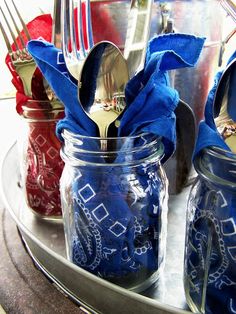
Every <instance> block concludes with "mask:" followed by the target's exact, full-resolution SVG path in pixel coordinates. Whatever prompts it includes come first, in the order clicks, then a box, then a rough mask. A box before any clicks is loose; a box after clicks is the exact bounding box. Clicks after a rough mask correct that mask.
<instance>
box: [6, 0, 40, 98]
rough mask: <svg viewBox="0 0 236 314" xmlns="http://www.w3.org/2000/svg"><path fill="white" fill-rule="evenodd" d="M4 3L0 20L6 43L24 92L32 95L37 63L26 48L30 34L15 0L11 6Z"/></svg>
mask: <svg viewBox="0 0 236 314" xmlns="http://www.w3.org/2000/svg"><path fill="white" fill-rule="evenodd" d="M4 3H5V8H6V10H3V8H2V7H1V8H0V11H1V15H2V18H1V20H0V29H1V32H2V35H3V38H4V41H5V44H6V46H7V49H8V53H9V55H10V58H11V61H12V64H13V67H14V70H15V71H16V73H17V74H18V75H19V77H20V79H21V81H22V84H23V87H24V93H25V95H27V96H30V97H31V96H32V90H31V81H32V77H33V74H34V72H35V69H36V64H35V62H34V60H33V58H32V57H31V55H30V54H29V53H28V51H27V48H26V44H27V42H28V41H29V40H30V35H29V32H28V29H27V27H26V25H25V23H24V21H23V19H22V17H21V15H20V13H19V10H18V9H17V7H16V5H15V3H14V2H13V0H11V4H12V6H11V7H10V6H9V4H8V3H9V2H8V3H7V2H6V0H4ZM18 24H20V25H21V27H23V30H24V34H25V37H26V40H25V37H23V36H22V33H21V32H20V29H19V27H18ZM4 25H5V26H4ZM13 26H14V27H13ZM17 36H18V38H19V41H17V39H16V37H17ZM12 41H13V43H14V48H13V46H12V45H11V42H12Z"/></svg>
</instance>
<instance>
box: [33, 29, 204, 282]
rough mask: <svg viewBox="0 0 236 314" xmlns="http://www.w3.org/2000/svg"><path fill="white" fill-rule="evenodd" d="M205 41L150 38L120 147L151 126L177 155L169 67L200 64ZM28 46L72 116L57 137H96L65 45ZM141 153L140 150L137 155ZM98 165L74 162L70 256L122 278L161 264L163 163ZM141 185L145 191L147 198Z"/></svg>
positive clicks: (129, 90)
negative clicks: (66, 57) (67, 62)
mask: <svg viewBox="0 0 236 314" xmlns="http://www.w3.org/2000/svg"><path fill="white" fill-rule="evenodd" d="M204 40H205V39H203V38H198V37H195V36H190V35H184V34H169V35H162V36H159V37H156V38H153V39H152V40H151V41H150V42H149V45H148V49H147V55H146V62H145V66H144V69H143V70H142V71H141V72H139V73H138V74H137V75H136V76H134V77H133V78H132V79H131V80H130V81H129V82H128V84H127V86H126V91H125V93H126V103H127V106H126V109H125V112H124V114H123V115H122V118H121V120H120V126H119V130H118V136H126V137H127V140H126V141H125V143H124V145H123V146H122V149H124V147H125V145H127V147H128V148H129V145H131V146H130V148H132V145H134V144H133V143H130V142H129V137H128V136H132V135H133V136H134V135H138V134H145V133H148V134H149V135H148V136H157V137H161V138H162V143H163V149H164V157H163V158H162V162H164V161H166V160H167V159H168V158H169V157H170V156H171V155H172V153H173V152H174V149H175V136H176V135H175V132H176V130H175V114H174V110H175V108H176V106H177V105H178V102H179V95H178V92H177V91H176V90H175V89H173V88H171V87H170V84H169V80H168V75H167V70H171V69H177V68H182V67H192V66H194V65H195V64H196V62H197V60H198V57H199V55H200V52H201V50H202V47H203V44H204ZM28 50H29V52H30V53H31V54H32V56H33V57H34V59H35V61H36V63H37V64H38V66H39V68H40V69H41V71H42V73H43V75H44V76H45V77H46V79H47V81H48V82H49V83H50V85H51V87H52V88H53V89H54V91H55V93H56V94H57V96H58V97H59V98H60V100H61V101H62V102H63V103H64V105H65V114H66V117H65V119H64V120H62V121H60V122H59V123H58V125H57V132H58V136H59V138H60V139H62V140H63V137H62V131H63V130H69V131H71V132H73V133H74V134H80V135H87V136H96V135H97V128H96V125H95V124H94V122H93V121H92V120H90V118H89V117H88V116H87V115H86V114H85V113H84V111H83V109H82V108H81V106H80V103H79V102H78V99H77V83H76V82H75V81H74V80H73V79H72V78H71V77H70V75H69V73H68V71H67V68H66V66H65V63H64V59H63V55H62V53H61V51H60V50H58V49H57V48H55V47H54V46H53V45H52V44H50V43H46V42H42V41H31V42H29V44H28ZM141 140H142V139H141ZM145 141H147V138H143V143H140V142H139V143H135V145H134V148H137V147H138V146H139V145H140V147H141V146H142V145H143V144H144V143H145ZM137 152H138V151H137ZM142 157H143V156H139V155H138V153H137V159H138V160H140V159H141V158H142ZM87 158H89V157H87ZM125 161H126V159H125V157H124V155H122V154H119V152H118V154H117V157H116V160H115V162H116V163H118V162H119V163H121V164H122V163H123V162H125ZM100 162H102V161H101V160H100ZM100 168H102V167H100ZM100 168H99V167H97V168H96V167H95V168H93V171H91V168H90V167H87V168H86V167H79V168H76V169H75V171H76V174H77V176H76V177H77V179H76V180H75V181H74V183H73V185H72V196H73V204H72V207H73V221H74V223H73V226H71V229H70V234H71V237H70V238H71V241H72V243H70V246H71V248H72V250H71V251H72V253H71V255H72V256H71V259H72V260H73V261H74V262H75V263H76V264H77V265H79V266H81V267H83V268H85V269H87V270H89V271H90V272H93V273H95V274H97V275H99V276H102V277H104V278H107V279H110V280H113V279H114V278H115V279H116V282H118V278H121V277H123V276H127V275H129V274H136V273H137V272H140V270H141V269H142V270H143V271H144V273H145V274H147V273H148V274H149V275H151V274H152V273H153V272H154V271H155V270H157V269H158V267H159V263H160V255H159V253H160V252H159V250H160V248H159V246H158V245H159V241H160V240H159V235H160V232H161V230H160V228H161V226H162V219H163V217H164V216H163V215H166V213H162V206H164V204H162V203H163V202H164V201H163V195H162V194H163V193H161V191H163V183H162V182H161V180H160V178H159V177H158V171H159V164H158V163H156V164H155V165H150V166H149V169H148V170H147V169H146V168H145V167H144V166H143V165H142V167H141V166H140V167H137V168H136V170H135V173H130V171H131V170H130V167H126V166H121V167H119V168H117V167H113V165H112V163H111V165H110V166H109V165H107V166H106V169H107V170H106V171H101V169H100ZM99 169H100V170H99ZM116 169H118V170H116ZM116 171H118V173H116ZM121 174H122V175H123V181H121ZM128 178H133V179H132V180H131V179H128ZM129 180H131V181H132V182H133V183H132V184H133V186H130V182H129ZM122 182H123V183H122ZM108 187H109V188H108ZM137 189H138V190H137ZM140 191H144V192H143V193H145V197H143V196H142V193H141V192H140ZM140 193H141V194H140ZM140 197H141V199H140ZM142 197H143V199H142ZM163 212H164V209H163ZM161 254H162V253H161ZM140 278H141V277H140ZM140 280H142V278H141V279H140Z"/></svg>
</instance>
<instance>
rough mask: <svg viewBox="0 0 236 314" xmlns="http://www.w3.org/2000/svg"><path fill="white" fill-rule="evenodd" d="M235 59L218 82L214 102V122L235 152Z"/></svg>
mask: <svg viewBox="0 0 236 314" xmlns="http://www.w3.org/2000/svg"><path fill="white" fill-rule="evenodd" d="M235 84H236V59H233V60H232V61H231V62H230V63H229V64H228V66H227V67H226V69H225V70H224V72H223V73H222V75H221V78H220V80H219V82H218V85H217V88H216V92H215V97H214V102H213V110H214V118H215V124H216V127H217V129H218V131H219V133H220V134H221V135H222V137H223V139H224V141H225V142H226V144H227V145H228V146H229V148H230V149H231V150H232V151H233V152H234V153H236V105H235V101H236V90H235Z"/></svg>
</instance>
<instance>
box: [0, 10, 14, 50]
mask: <svg viewBox="0 0 236 314" xmlns="http://www.w3.org/2000/svg"><path fill="white" fill-rule="evenodd" d="M0 9H1V8H0ZM0 30H1V32H2V36H3V38H4V41H5V43H6V46H7V50H8V52H9V54H10V55H12V54H13V50H12V48H11V44H10V41H9V39H8V36H7V34H6V32H5V29H4V27H3V26H2V23H1V22H0Z"/></svg>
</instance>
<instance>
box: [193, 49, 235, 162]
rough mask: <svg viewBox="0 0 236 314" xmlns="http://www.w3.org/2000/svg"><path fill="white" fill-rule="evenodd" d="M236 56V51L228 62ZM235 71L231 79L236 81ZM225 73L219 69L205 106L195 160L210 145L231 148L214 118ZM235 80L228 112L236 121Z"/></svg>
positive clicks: (217, 112) (232, 82) (230, 91)
mask: <svg viewBox="0 0 236 314" xmlns="http://www.w3.org/2000/svg"><path fill="white" fill-rule="evenodd" d="M235 58H236V52H234V53H233V54H232V56H231V57H230V59H229V61H228V63H227V64H230V63H231V62H232V61H233V60H234V59H235ZM234 72H235V75H233V76H232V78H231V80H234V81H236V71H234ZM223 73H224V70H222V71H219V72H218V73H217V74H216V76H215V80H214V86H213V87H212V89H211V91H210V92H209V95H208V98H207V102H206V106H205V119H204V120H203V121H201V122H200V124H199V130H198V136H197V141H196V146H195V150H194V154H193V160H194V159H195V157H196V156H197V155H198V154H199V153H200V152H201V151H202V149H204V148H207V147H210V146H216V147H219V148H222V149H226V150H228V151H230V148H229V147H228V145H227V144H226V143H225V141H224V139H223V138H222V136H221V135H220V133H219V132H218V131H217V128H216V125H215V122H214V118H215V117H216V116H217V115H219V113H220V108H217V110H216V112H215V108H214V100H215V93H216V90H217V87H218V84H219V81H220V79H221V77H222V74H223ZM234 81H231V84H230V88H229V91H228V104H227V107H228V113H229V114H230V116H231V117H232V119H233V120H234V121H235V120H236V119H235V118H236V105H235V99H236V85H235V83H234ZM218 96H219V97H222V96H223V95H218Z"/></svg>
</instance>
